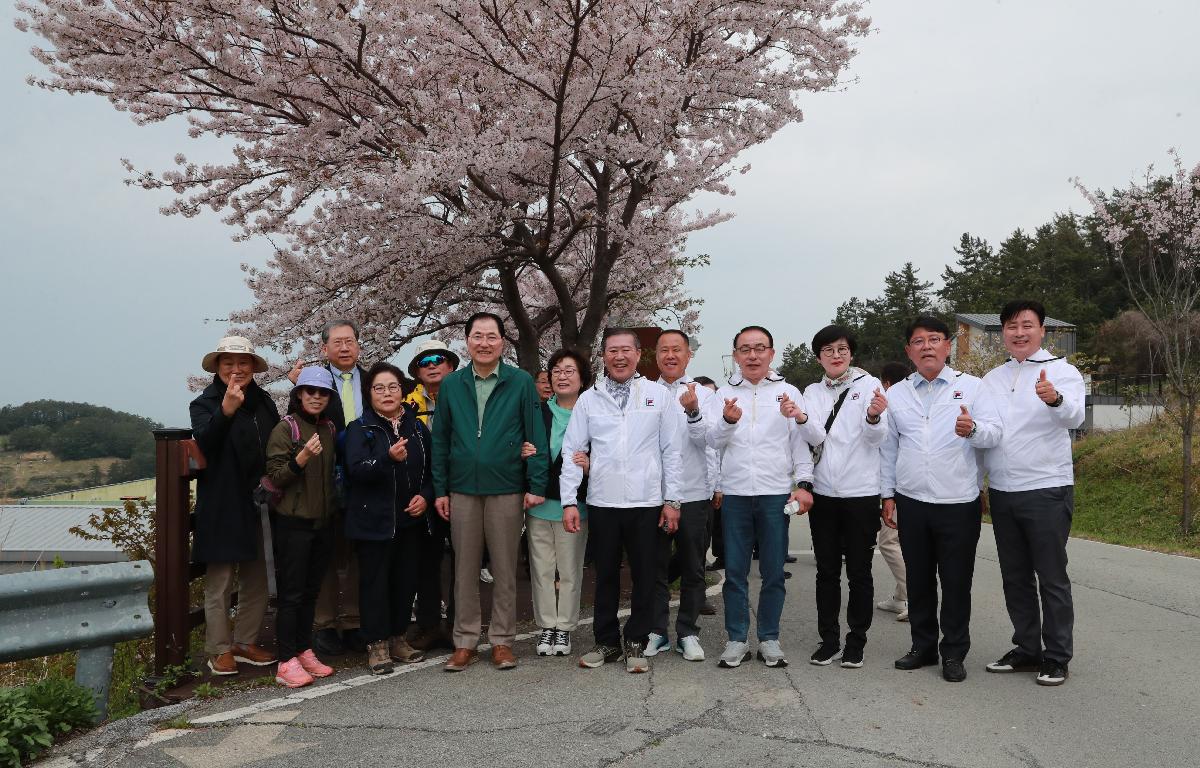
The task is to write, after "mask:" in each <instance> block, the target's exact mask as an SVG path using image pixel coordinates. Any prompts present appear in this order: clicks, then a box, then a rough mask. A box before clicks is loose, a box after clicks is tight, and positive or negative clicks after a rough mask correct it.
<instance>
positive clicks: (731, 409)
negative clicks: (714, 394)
mask: <svg viewBox="0 0 1200 768" xmlns="http://www.w3.org/2000/svg"><path fill="white" fill-rule="evenodd" d="M721 415H722V416H723V417H724V418H725V421H727V422H729V423H730V424H737V423H738V420H739V419H741V418H742V409H741V408H739V407H738V404H737V398H736V397H734V398H725V407H724V408H723V409H722V410H721Z"/></svg>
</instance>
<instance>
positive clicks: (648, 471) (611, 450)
mask: <svg viewBox="0 0 1200 768" xmlns="http://www.w3.org/2000/svg"><path fill="white" fill-rule="evenodd" d="M686 429H687V425H686V423H685V419H684V416H683V409H682V408H680V407H679V403H678V402H677V401H676V400H675V398H674V397H673V396H672V395H671V393H670V392H668V391H667V388H666V387H664V386H663V385H662V384H659V383H658V382H656V381H650V380H648V379H645V378H642V377H641V376H637V377H636V378H634V379H633V380H632V381H630V392H629V402H628V403H627V404H626V406H625V410H623V411H622V410H621V407H620V406H619V405H617V401H616V400H614V399H613V398H612V395H610V394H608V391H607V390H606V389H605V388H604V380H603V379H602V378H601V379H599V380H597V382H596V385H595V386H593V387H591V388H589V389H588V390H587V391H586V392H584V393H583V394H581V395H580V396H579V399H578V400H577V401H576V402H575V407H574V408H573V409H572V410H571V420H570V421H569V422H568V423H567V431H566V434H564V435H563V442H562V455H563V456H573V455H574V454H575V452H576V451H584V452H586V453H588V454H590V455H591V469H590V473H589V474H588V492H587V504H588V507H589V508H590V507H624V508H629V507H659V506H662V504H663V500H664V498H665V499H670V500H673V501H678V500H679V498H680V494H681V493H682V491H683V488H682V475H683V466H682V462H681V459H680V455H679V440H680V435H682V434H684V433H685V432H686ZM582 480H583V469H582V468H581V467H579V466H578V465H576V464H575V462H573V461H564V462H563V467H562V475H561V477H560V480H559V484H560V490H561V493H562V505H563V506H564V507H567V506H570V505H572V504H576V503H578V496H577V494H578V493H579V484H580V482H581V481H582ZM664 492H665V493H666V496H663V493H664ZM589 511H590V509H589Z"/></svg>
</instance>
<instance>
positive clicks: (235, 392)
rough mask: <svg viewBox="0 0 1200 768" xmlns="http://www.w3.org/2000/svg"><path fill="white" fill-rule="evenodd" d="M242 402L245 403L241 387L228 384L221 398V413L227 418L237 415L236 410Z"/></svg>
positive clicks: (244, 394)
mask: <svg viewBox="0 0 1200 768" xmlns="http://www.w3.org/2000/svg"><path fill="white" fill-rule="evenodd" d="M244 402H246V393H245V391H244V390H243V389H242V385H241V384H230V385H229V386H228V387H226V389H225V397H223V398H221V413H223V414H225V416H226V418H229V417H231V416H233V414H235V413H237V409H238V408H241V407H242V403H244Z"/></svg>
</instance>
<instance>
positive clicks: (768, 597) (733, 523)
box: [721, 493, 788, 643]
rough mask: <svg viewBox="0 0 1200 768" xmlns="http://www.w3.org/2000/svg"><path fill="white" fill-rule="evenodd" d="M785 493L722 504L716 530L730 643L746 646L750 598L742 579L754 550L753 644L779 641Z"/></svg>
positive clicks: (728, 499)
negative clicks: (721, 542) (757, 579)
mask: <svg viewBox="0 0 1200 768" xmlns="http://www.w3.org/2000/svg"><path fill="white" fill-rule="evenodd" d="M787 500H788V495H787V494H786V493H780V494H772V495H769V496H728V495H727V496H726V497H725V500H724V502H723V503H722V504H721V528H722V532H723V533H724V536H725V586H724V587H722V589H721V596H722V597H723V598H724V600H725V631H726V632H727V633H728V634H729V639H730V640H733V641H737V642H742V643H744V642H746V637H747V635H748V634H749V632H750V595H749V589H748V584H747V577H748V576H749V575H750V556H751V553H752V552H753V550H754V545H755V544H758V573H759V575H760V576H761V577H762V585H761V586H760V587H759V590H758V639H759V641H760V642H761V641H763V640H778V639H779V617H780V615H781V614H782V613H783V598H784V595H785V593H786V589H785V587H784V583H783V560H784V557H786V556H787V548H788V529H787V520H788V518H787V515H785V514H783V506H784V504H787Z"/></svg>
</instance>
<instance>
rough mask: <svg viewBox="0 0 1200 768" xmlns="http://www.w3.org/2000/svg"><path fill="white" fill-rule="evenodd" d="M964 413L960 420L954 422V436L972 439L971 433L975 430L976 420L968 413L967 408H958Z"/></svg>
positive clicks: (959, 415) (962, 406) (959, 416)
mask: <svg viewBox="0 0 1200 768" xmlns="http://www.w3.org/2000/svg"><path fill="white" fill-rule="evenodd" d="M958 407H959V409H960V410H961V411H962V413H960V414H958V418H957V419H955V420H954V434H956V435H958V436H959V437H970V436H971V431H972V430H973V429H975V419H972V418H971V414H970V413H969V412H968V411H967V406H965V405H960V406H958Z"/></svg>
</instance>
